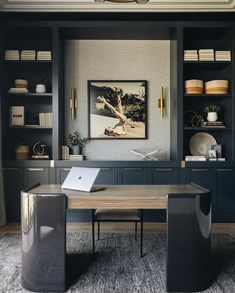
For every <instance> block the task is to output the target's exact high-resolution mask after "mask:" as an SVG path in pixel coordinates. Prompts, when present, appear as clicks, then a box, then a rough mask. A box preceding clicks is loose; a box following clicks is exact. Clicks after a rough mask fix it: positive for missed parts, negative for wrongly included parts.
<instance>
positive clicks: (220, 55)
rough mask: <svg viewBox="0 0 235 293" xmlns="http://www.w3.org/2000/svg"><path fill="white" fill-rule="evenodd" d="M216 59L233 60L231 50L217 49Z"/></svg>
mask: <svg viewBox="0 0 235 293" xmlns="http://www.w3.org/2000/svg"><path fill="white" fill-rule="evenodd" d="M215 60H216V61H231V51H215Z"/></svg>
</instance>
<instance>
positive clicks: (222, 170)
mask: <svg viewBox="0 0 235 293" xmlns="http://www.w3.org/2000/svg"><path fill="white" fill-rule="evenodd" d="M217 171H218V172H232V171H233V169H217Z"/></svg>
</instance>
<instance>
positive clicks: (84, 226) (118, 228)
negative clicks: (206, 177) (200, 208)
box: [0, 222, 235, 237]
mask: <svg viewBox="0 0 235 293" xmlns="http://www.w3.org/2000/svg"><path fill="white" fill-rule="evenodd" d="M67 231H68V232H78V231H79V232H90V231H91V223H89V222H82V223H68V224H67ZM101 231H103V232H114V231H115V232H129V231H134V224H132V223H101ZM144 231H145V232H149V233H151V232H155V233H156V232H159V233H161V232H166V224H165V223H144ZM19 232H20V224H19V223H11V224H8V225H6V226H4V227H2V228H0V234H5V233H19ZM212 233H227V234H230V235H233V236H234V237H235V223H216V224H212Z"/></svg>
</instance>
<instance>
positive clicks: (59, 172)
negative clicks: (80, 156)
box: [56, 168, 71, 184]
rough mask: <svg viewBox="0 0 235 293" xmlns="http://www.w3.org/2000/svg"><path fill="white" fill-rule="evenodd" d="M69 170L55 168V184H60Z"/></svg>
mask: <svg viewBox="0 0 235 293" xmlns="http://www.w3.org/2000/svg"><path fill="white" fill-rule="evenodd" d="M70 170H71V168H56V184H62V183H63V182H64V180H65V178H66V177H67V175H68V174H69V171H70Z"/></svg>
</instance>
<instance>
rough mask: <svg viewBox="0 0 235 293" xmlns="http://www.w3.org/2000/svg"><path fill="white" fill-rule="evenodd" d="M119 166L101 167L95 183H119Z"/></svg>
mask: <svg viewBox="0 0 235 293" xmlns="http://www.w3.org/2000/svg"><path fill="white" fill-rule="evenodd" d="M117 174H118V173H117V168H100V172H99V174H98V176H97V178H96V180H95V184H117V178H118V175H117Z"/></svg>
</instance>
